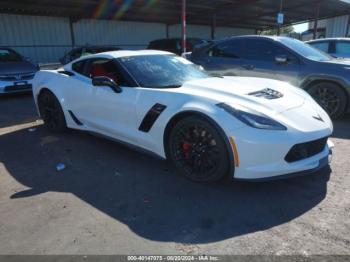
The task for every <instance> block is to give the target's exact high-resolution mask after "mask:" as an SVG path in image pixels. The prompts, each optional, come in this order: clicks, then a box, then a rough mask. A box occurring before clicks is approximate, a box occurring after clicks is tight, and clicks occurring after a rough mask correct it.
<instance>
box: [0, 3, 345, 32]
mask: <svg viewBox="0 0 350 262" xmlns="http://www.w3.org/2000/svg"><path fill="white" fill-rule="evenodd" d="M348 2H349V1H341V0H283V8H282V12H283V13H284V14H285V22H284V24H286V25H287V24H295V23H301V22H306V21H311V20H314V19H315V17H316V12H315V10H316V9H317V8H316V7H317V6H318V5H319V6H320V11H319V19H322V18H329V17H335V16H340V15H346V14H349V13H350V4H349V3H348ZM280 5H281V0H245V1H239V0H215V1H213V0H187V23H188V24H197V25H211V24H212V23H213V17H214V16H215V17H216V18H215V20H216V21H215V24H216V26H227V27H241V28H253V29H257V30H261V29H267V28H271V27H274V26H276V15H277V13H278V12H279V11H280ZM0 12H3V13H16V14H29V15H46V16H64V17H71V18H72V19H73V20H79V19H82V18H95V19H113V20H124V21H125V20H126V21H144V22H161V23H165V24H168V25H172V24H178V23H180V21H181V0H124V1H122V0H54V1H53V0H1V3H0Z"/></svg>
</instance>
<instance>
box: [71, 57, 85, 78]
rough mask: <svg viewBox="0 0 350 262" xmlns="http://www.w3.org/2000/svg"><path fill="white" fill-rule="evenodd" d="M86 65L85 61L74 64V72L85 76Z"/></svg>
mask: <svg viewBox="0 0 350 262" xmlns="http://www.w3.org/2000/svg"><path fill="white" fill-rule="evenodd" d="M85 63H86V61H85V60H82V61H79V62H75V63H74V64H72V69H73V71H75V72H77V73H79V74H81V75H84V68H85Z"/></svg>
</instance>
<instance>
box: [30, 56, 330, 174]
mask: <svg viewBox="0 0 350 262" xmlns="http://www.w3.org/2000/svg"><path fill="white" fill-rule="evenodd" d="M33 93H34V98H35V102H36V105H37V108H38V112H39V113H40V115H41V117H42V118H43V120H44V123H45V125H46V126H47V127H48V129H49V130H52V131H63V130H64V129H65V128H66V127H69V128H74V129H79V130H84V131H89V132H92V133H98V134H100V135H103V136H105V137H108V138H111V139H113V140H117V141H121V142H123V143H126V144H129V145H133V146H136V147H137V148H140V149H143V150H144V151H148V152H151V153H153V154H155V155H157V156H159V157H161V158H164V159H165V158H167V159H170V160H172V162H173V163H174V165H175V167H176V168H177V170H178V173H179V174H182V175H184V176H186V177H188V178H190V179H192V180H195V181H214V180H218V179H221V178H223V177H224V176H226V175H230V176H231V177H233V178H235V179H241V180H264V179H271V178H273V179H275V178H279V177H280V176H284V175H286V176H290V175H300V174H303V173H306V174H308V173H312V172H313V171H315V170H318V169H320V168H323V167H325V166H327V165H328V159H329V155H330V152H331V147H332V144H331V142H330V141H329V140H328V137H329V136H330V135H331V134H332V130H333V126H332V122H331V120H330V118H329V117H328V115H327V113H326V112H325V111H324V110H323V109H322V108H321V107H320V106H319V105H318V104H317V103H316V102H315V101H314V100H313V99H312V98H311V97H310V96H309V95H308V94H307V93H306V92H304V91H303V90H301V89H299V88H296V87H293V86H291V85H290V84H288V83H284V82H280V81H276V80H268V79H261V78H248V77H223V78H218V77H210V76H209V75H208V74H207V73H206V72H204V71H202V70H199V69H198V67H197V66H195V65H194V64H192V63H191V62H189V61H187V60H186V59H184V58H182V57H178V56H176V55H174V54H171V53H168V52H163V51H152V50H147V51H115V52H106V53H100V54H95V55H91V56H86V57H84V58H81V59H78V60H75V61H74V62H72V63H70V64H67V65H66V66H64V67H63V68H61V69H59V70H53V71H40V72H38V73H37V74H36V75H35V78H34V83H33Z"/></svg>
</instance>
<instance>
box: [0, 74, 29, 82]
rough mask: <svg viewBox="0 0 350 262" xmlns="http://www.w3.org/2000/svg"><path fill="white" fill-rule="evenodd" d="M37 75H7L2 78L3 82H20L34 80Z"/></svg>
mask: <svg viewBox="0 0 350 262" xmlns="http://www.w3.org/2000/svg"><path fill="white" fill-rule="evenodd" d="M34 75H35V73H30V74H18V75H5V76H0V80H2V81H20V80H30V79H33V77H34Z"/></svg>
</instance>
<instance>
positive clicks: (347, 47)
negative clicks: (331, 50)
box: [335, 42, 350, 57]
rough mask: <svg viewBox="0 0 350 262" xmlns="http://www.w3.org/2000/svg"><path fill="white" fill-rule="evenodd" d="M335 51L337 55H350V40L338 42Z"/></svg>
mask: <svg viewBox="0 0 350 262" xmlns="http://www.w3.org/2000/svg"><path fill="white" fill-rule="evenodd" d="M335 53H336V55H337V56H346V57H348V56H350V43H348V42H336V43H335Z"/></svg>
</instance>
